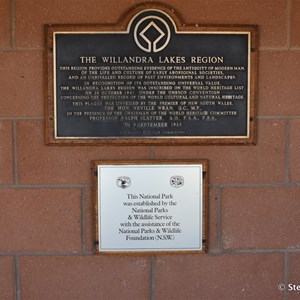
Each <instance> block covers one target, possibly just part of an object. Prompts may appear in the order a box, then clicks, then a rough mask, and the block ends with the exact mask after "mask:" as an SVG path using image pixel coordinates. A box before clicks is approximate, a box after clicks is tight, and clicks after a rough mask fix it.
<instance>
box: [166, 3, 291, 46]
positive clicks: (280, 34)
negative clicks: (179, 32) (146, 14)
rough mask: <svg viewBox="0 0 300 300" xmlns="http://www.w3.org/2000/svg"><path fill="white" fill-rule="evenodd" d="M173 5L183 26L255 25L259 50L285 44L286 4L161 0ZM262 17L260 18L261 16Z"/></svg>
mask: <svg viewBox="0 0 300 300" xmlns="http://www.w3.org/2000/svg"><path fill="white" fill-rule="evenodd" d="M165 2H166V3H168V4H169V5H171V6H173V7H174V8H175V9H176V10H177V11H178V12H179V13H180V14H181V15H182V17H183V19H184V20H185V22H186V23H199V24H201V23H202V24H203V23H204V24H235V25H236V24H256V25H258V26H259V34H260V46H261V47H282V46H285V45H286V42H287V37H286V27H287V3H286V1H285V0H278V1H276V4H274V1H272V0H264V1H260V0H252V1H234V0H226V1H220V0H206V1H198V0H191V1H188V3H185V2H182V1H180V0H177V1H174V0H169V1H165ZM262 15H263V17H262Z"/></svg>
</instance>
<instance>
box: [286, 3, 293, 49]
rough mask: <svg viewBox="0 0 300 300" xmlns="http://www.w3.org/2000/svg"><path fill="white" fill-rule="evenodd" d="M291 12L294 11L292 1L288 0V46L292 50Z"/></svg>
mask: <svg viewBox="0 0 300 300" xmlns="http://www.w3.org/2000/svg"><path fill="white" fill-rule="evenodd" d="M291 13H292V2H291V0H288V1H287V34H286V38H287V47H288V49H289V50H290V49H291V18H292V16H291Z"/></svg>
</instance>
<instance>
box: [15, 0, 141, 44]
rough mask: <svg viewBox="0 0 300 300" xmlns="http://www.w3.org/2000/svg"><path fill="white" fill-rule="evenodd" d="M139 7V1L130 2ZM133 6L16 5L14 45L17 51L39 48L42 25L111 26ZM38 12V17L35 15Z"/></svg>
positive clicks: (91, 0) (92, 2)
mask: <svg viewBox="0 0 300 300" xmlns="http://www.w3.org/2000/svg"><path fill="white" fill-rule="evenodd" d="M134 2H135V3H140V2H143V1H134ZM131 5H134V3H132V2H131V3H130V4H129V3H128V1H127V0H118V1H109V0H103V1H101V5H99V1H97V0H86V1H84V3H83V2H82V1H81V0H74V1H72V3H71V4H70V3H67V2H64V1H60V0H54V1H53V0H52V1H50V0H43V1H35V0H29V1H26V3H23V2H21V1H19V2H17V4H16V20H17V22H16V24H17V25H16V29H17V30H16V41H17V46H19V47H39V48H41V47H43V24H54V23H56V24H68V23H73V24H74V23H77V24H82V23H83V24H89V23H98V24H99V23H100V24H104V23H115V22H117V21H118V20H119V18H120V17H121V15H122V14H123V13H124V12H125V11H127V10H128V8H129V7H131ZM37 11H38V13H36V12H37ZM24 35H25V36H24Z"/></svg>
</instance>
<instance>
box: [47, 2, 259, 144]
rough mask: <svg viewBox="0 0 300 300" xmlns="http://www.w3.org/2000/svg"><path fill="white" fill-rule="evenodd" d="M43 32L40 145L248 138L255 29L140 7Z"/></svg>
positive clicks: (251, 122) (231, 141)
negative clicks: (106, 21) (191, 20)
mask: <svg viewBox="0 0 300 300" xmlns="http://www.w3.org/2000/svg"><path fill="white" fill-rule="evenodd" d="M46 36H47V39H46V40H47V41H46V42H47V46H46V49H47V50H46V57H47V82H48V86H47V116H46V136H47V143H49V144H70V143H73V144H122V145H126V144H128V145H130V144H253V143H255V127H256V126H255V96H256V70H257V27H256V26H250V25H248V26H217V25H214V26H212V25H198V24H192V25H185V24H183V22H182V21H181V20H180V18H178V17H177V15H176V14H175V13H174V12H173V10H171V9H169V8H167V7H165V6H156V5H155V6H153V5H150V4H143V5H141V6H139V7H137V8H135V9H134V10H131V11H130V12H129V13H128V14H126V17H124V18H122V21H121V22H120V23H118V24H114V25H47V26H46Z"/></svg>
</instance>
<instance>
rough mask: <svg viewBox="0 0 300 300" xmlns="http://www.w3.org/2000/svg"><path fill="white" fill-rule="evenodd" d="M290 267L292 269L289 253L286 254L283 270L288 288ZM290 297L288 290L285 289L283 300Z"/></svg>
mask: <svg viewBox="0 0 300 300" xmlns="http://www.w3.org/2000/svg"><path fill="white" fill-rule="evenodd" d="M289 267H290V260H289V254H288V252H285V253H284V269H283V281H284V282H283V283H284V284H285V286H286V287H287V286H288V283H289ZM287 297H288V294H287V288H285V290H284V293H283V296H282V300H286V299H287Z"/></svg>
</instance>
